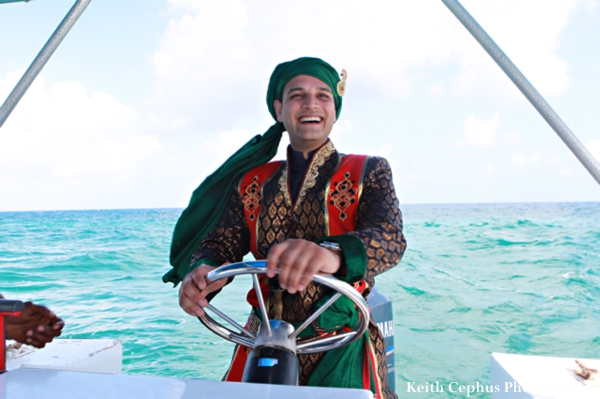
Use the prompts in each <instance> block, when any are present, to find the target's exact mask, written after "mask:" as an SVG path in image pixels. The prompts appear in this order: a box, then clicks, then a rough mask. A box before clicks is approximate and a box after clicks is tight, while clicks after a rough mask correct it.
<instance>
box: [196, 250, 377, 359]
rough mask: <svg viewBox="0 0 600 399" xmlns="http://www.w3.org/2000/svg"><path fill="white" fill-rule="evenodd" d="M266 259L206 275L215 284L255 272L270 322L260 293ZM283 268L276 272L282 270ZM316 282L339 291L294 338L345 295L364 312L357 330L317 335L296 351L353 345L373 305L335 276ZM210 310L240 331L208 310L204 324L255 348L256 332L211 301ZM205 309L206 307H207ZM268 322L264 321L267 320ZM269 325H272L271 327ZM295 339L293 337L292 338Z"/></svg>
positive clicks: (237, 341) (236, 341)
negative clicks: (235, 329)
mask: <svg viewBox="0 0 600 399" xmlns="http://www.w3.org/2000/svg"><path fill="white" fill-rule="evenodd" d="M266 264H267V262H266V261H248V262H238V263H232V264H229V265H225V266H220V267H218V268H216V269H215V270H212V271H211V272H210V273H208V274H207V275H206V279H207V281H208V283H209V284H210V283H213V282H215V281H217V280H221V279H224V278H229V277H235V276H240V275H248V274H249V275H252V279H253V282H254V289H255V291H256V294H257V297H258V300H259V305H260V310H261V313H262V317H263V321H267V325H268V320H269V318H268V315H267V314H266V309H265V306H264V303H263V299H262V295H261V293H260V288H259V287H258V277H257V275H259V274H266V272H267V268H266ZM278 272H279V271H276V273H278ZM312 281H313V282H316V283H318V284H322V285H325V286H326V287H329V288H331V289H333V290H334V291H336V292H337V293H336V294H334V295H333V296H332V298H331V299H330V300H329V301H327V303H325V304H324V305H323V306H321V307H320V308H319V309H318V310H317V311H316V312H314V313H313V314H312V315H311V316H309V318H307V321H305V322H304V323H303V324H302V325H301V326H299V327H298V328H297V329H295V331H294V333H293V334H291V335H290V337H292V336H294V337H296V336H297V335H298V334H299V333H300V332H301V331H302V330H304V328H306V327H307V326H308V325H310V323H311V322H312V320H314V319H315V318H316V317H317V316H318V315H319V314H321V313H322V312H323V311H325V309H327V308H328V307H329V306H330V305H331V304H332V303H333V302H335V301H336V300H337V299H338V298H339V297H340V296H341V295H344V296H346V297H347V298H349V299H350V300H351V301H352V302H353V303H354V304H355V305H356V308H357V310H358V312H359V313H360V315H361V317H359V319H360V322H359V323H360V324H359V326H358V328H357V329H355V330H353V331H350V332H344V333H340V334H336V335H333V336H329V337H325V338H316V339H313V340H310V341H308V342H297V345H296V354H308V353H317V352H323V351H328V350H332V349H336V348H339V347H341V346H344V345H347V344H350V343H351V342H353V341H355V340H357V339H358V338H360V337H361V336H362V335H363V334H364V333H365V331H366V330H367V328H368V325H369V317H370V315H369V308H368V306H367V304H366V301H365V300H364V298H363V297H362V296H361V295H360V294H359V293H358V292H357V291H356V290H355V289H354V287H352V286H350V285H349V284H347V283H345V282H343V281H341V280H338V279H337V278H335V277H333V276H324V275H319V274H315V275H314V276H313V280H312ZM206 308H207V309H210V310H211V311H212V312H214V313H216V314H217V315H219V316H220V317H221V318H222V319H224V320H226V321H227V322H228V323H229V324H231V325H232V326H234V327H236V328H237V329H238V330H239V332H236V331H233V330H231V329H229V328H227V327H225V326H224V325H222V324H221V323H219V322H217V321H215V320H214V319H213V318H212V317H211V316H210V315H209V314H208V313H207V312H206V311H205V312H204V316H202V317H199V318H198V319H200V321H201V322H202V324H204V325H205V326H206V327H207V328H208V329H209V330H211V331H212V332H213V333H215V334H217V335H218V336H220V337H221V338H224V339H226V340H228V341H230V342H233V343H236V344H239V345H243V346H246V347H250V348H253V347H254V343H255V340H256V335H255V334H254V333H252V332H251V331H250V330H248V329H247V328H244V327H242V326H241V325H240V324H239V323H237V322H236V321H235V320H233V319H232V318H230V317H229V316H227V315H226V314H225V313H223V312H221V311H220V310H218V309H217V308H215V307H214V306H213V305H211V304H209V305H208V306H207V307H206ZM206 308H205V309H206ZM263 324H264V322H263ZM267 328H268V327H267ZM292 338H293V337H292Z"/></svg>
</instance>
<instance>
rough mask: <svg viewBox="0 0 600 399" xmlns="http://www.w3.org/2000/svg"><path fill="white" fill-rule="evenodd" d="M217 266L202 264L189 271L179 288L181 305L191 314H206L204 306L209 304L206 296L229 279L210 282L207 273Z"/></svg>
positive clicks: (199, 315) (200, 315)
mask: <svg viewBox="0 0 600 399" xmlns="http://www.w3.org/2000/svg"><path fill="white" fill-rule="evenodd" d="M214 269H215V268H214V267H212V266H208V265H201V266H199V267H197V268H196V269H194V270H192V271H191V272H190V273H188V275H187V276H185V278H184V279H183V282H182V284H181V287H180V289H179V306H181V308H182V309H183V310H184V311H185V312H186V313H187V314H189V315H191V316H197V317H202V316H204V314H205V313H204V309H202V308H204V307H206V305H208V301H207V299H206V296H207V295H208V294H210V293H212V292H215V291H217V290H219V289H221V288H222V287H223V286H224V285H225V283H226V282H227V280H225V279H222V280H218V281H215V282H213V283H210V284H208V280H207V279H206V275H207V274H208V273H210V272H211V271H212V270H214Z"/></svg>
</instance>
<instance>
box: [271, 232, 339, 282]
mask: <svg viewBox="0 0 600 399" xmlns="http://www.w3.org/2000/svg"><path fill="white" fill-rule="evenodd" d="M340 265H341V259H340V257H339V254H335V253H333V252H331V251H330V250H328V249H325V248H323V247H320V246H319V245H318V244H315V243H313V242H310V241H306V240H302V239H288V240H285V241H283V242H281V243H279V244H277V245H274V246H273V247H271V249H270V251H269V253H268V255H267V276H269V277H273V276H274V275H275V270H276V269H279V277H278V280H279V285H280V286H281V288H283V289H285V290H287V291H288V292H289V293H291V294H294V293H296V292H298V291H303V290H304V289H306V287H307V286H308V284H309V283H310V282H311V281H312V278H313V276H314V275H315V274H317V273H321V272H326V273H335V272H336V271H337V270H338V269H339V267H340Z"/></svg>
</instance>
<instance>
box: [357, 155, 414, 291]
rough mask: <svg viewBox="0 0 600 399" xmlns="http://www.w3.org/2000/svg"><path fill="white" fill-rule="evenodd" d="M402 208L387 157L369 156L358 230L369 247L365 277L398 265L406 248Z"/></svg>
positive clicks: (368, 278) (360, 204)
mask: <svg viewBox="0 0 600 399" xmlns="http://www.w3.org/2000/svg"><path fill="white" fill-rule="evenodd" d="M402 228H403V226H402V212H401V211H400V207H399V201H398V197H397V196H396V191H395V189H394V182H393V180H392V171H391V168H390V165H389V163H388V161H387V160H386V159H385V158H380V157H372V158H370V159H369V161H368V164H367V167H366V170H365V176H364V180H363V192H362V196H361V198H360V202H359V207H358V218H357V226H356V231H355V232H352V233H348V234H349V235H352V236H355V237H357V238H359V239H360V240H361V241H362V243H363V245H364V248H365V251H366V265H365V266H366V270H365V274H364V276H363V279H364V280H367V281H371V282H372V281H373V279H374V277H375V276H376V275H377V274H380V273H383V272H384V271H386V270H388V269H390V268H392V267H394V266H395V265H397V264H398V263H399V262H400V259H401V258H402V255H403V254H404V251H405V250H406V240H405V238H404V235H403V234H402Z"/></svg>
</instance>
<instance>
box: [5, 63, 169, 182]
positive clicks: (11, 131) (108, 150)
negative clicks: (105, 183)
mask: <svg viewBox="0 0 600 399" xmlns="http://www.w3.org/2000/svg"><path fill="white" fill-rule="evenodd" d="M20 75H21V71H17V72H13V73H11V74H9V75H8V76H6V77H5V78H4V79H3V80H1V81H0V92H4V91H5V88H6V87H7V86H11V85H12V83H13V82H14V81H15V76H20ZM139 124H140V117H139V114H138V112H137V111H135V110H134V109H132V108H131V107H127V106H125V105H123V104H120V103H119V102H117V101H116V100H114V99H113V98H112V97H111V96H110V95H108V94H106V93H91V94H90V93H88V92H87V91H86V90H85V87H84V86H83V84H82V83H80V82H55V83H52V84H47V83H46V81H45V78H44V76H43V75H41V76H38V78H37V79H36V81H35V82H34V83H33V85H32V86H31V87H30V89H29V91H28V92H27V93H26V95H25V96H24V97H23V98H22V100H21V102H20V103H19V104H18V105H17V107H16V108H15V110H14V111H13V113H12V114H11V115H10V117H9V118H8V120H7V121H6V123H5V124H4V126H3V128H2V135H1V136H0V165H11V172H10V175H11V176H13V177H12V178H13V179H14V178H15V176H21V177H26V176H29V175H30V174H31V175H32V176H33V175H36V174H37V175H43V176H44V179H48V182H50V181H51V180H52V179H61V178H65V177H74V176H83V175H88V176H89V175H94V174H97V175H103V176H112V177H114V178H115V179H117V180H128V179H131V178H132V177H133V176H134V175H135V173H136V172H137V167H138V165H139V162H140V161H142V160H143V159H145V158H147V157H149V156H152V155H154V154H156V153H158V152H159V151H160V150H161V145H160V142H159V140H158V139H157V138H156V137H154V136H148V135H142V134H141V133H139V131H138V129H139ZM40 170H43V173H40ZM35 171H37V172H35ZM4 173H7V172H6V171H5V172H4Z"/></svg>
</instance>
